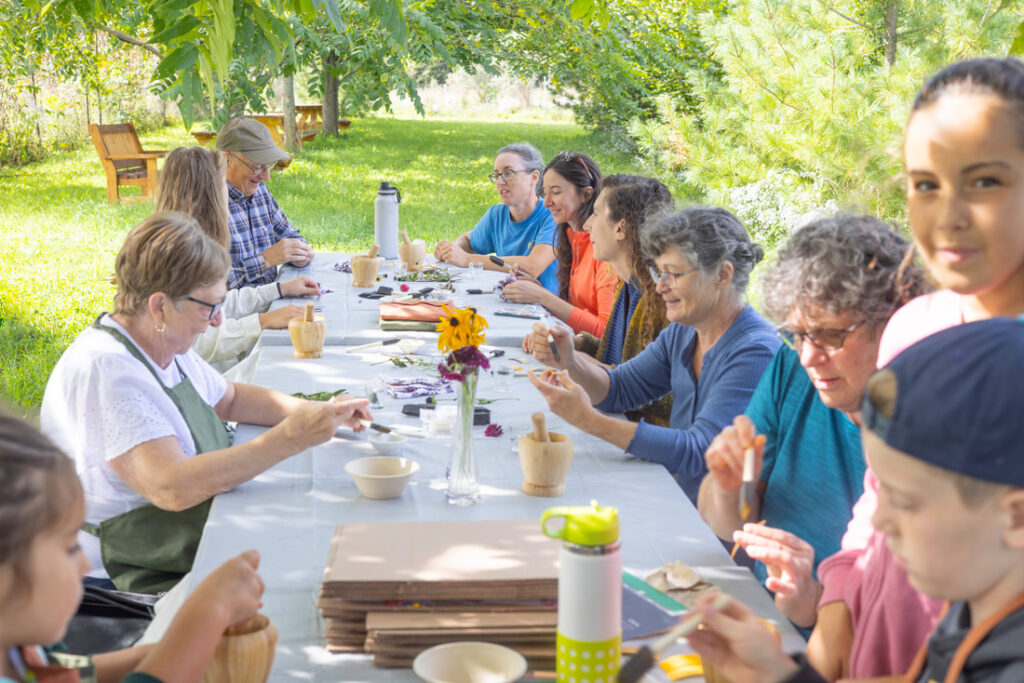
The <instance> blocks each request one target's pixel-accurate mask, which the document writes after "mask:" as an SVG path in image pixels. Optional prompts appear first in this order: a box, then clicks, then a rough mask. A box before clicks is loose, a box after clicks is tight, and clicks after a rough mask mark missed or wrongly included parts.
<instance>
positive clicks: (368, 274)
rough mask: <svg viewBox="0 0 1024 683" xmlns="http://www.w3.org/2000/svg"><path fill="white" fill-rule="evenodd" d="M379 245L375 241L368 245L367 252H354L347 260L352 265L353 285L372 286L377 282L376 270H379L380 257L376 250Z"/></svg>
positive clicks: (378, 248)
mask: <svg viewBox="0 0 1024 683" xmlns="http://www.w3.org/2000/svg"><path fill="white" fill-rule="evenodd" d="M379 250H380V245H378V244H377V243H376V242H374V243H373V246H371V247H370V251H369V253H366V254H356V255H355V256H353V257H352V259H351V260H350V261H349V265H350V266H352V286H353V287H373V286H374V285H375V284H376V283H377V272H378V271H379V270H380V259H379V258H377V252H378V251H379Z"/></svg>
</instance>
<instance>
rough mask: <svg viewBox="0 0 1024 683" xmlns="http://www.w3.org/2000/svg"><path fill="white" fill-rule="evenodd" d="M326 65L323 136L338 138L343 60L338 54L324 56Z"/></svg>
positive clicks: (332, 53) (329, 53) (330, 53)
mask: <svg viewBox="0 0 1024 683" xmlns="http://www.w3.org/2000/svg"><path fill="white" fill-rule="evenodd" d="M322 61H323V64H324V103H323V105H324V106H323V113H322V114H321V117H322V118H323V131H322V132H323V134H324V135H326V136H327V137H331V138H336V137H338V67H339V66H340V62H341V59H340V58H339V57H338V54H337V53H336V52H327V53H325V54H324V55H322Z"/></svg>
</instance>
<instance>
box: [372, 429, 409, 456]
mask: <svg viewBox="0 0 1024 683" xmlns="http://www.w3.org/2000/svg"><path fill="white" fill-rule="evenodd" d="M369 441H370V445H371V446H373V450H375V451H377V452H378V453H380V454H381V455H398V454H400V453H401V452H402V447H403V446H404V445H405V442H406V441H407V439H406V437H405V436H403V435H402V434H396V433H395V432H391V433H389V434H382V433H380V432H374V433H372V434H370V437H369Z"/></svg>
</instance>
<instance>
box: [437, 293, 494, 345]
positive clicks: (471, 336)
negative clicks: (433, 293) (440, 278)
mask: <svg viewBox="0 0 1024 683" xmlns="http://www.w3.org/2000/svg"><path fill="white" fill-rule="evenodd" d="M442 308H443V309H444V312H445V313H447V314H448V315H447V316H444V315H442V316H441V322H439V323H438V324H437V331H438V332H440V335H439V336H438V338H437V348H439V349H441V351H443V352H445V353H451V352H452V351H454V350H455V349H461V348H462V347H463V346H480V345H481V344H483V343H484V333H483V331H484V328H486V327H487V320H485V319H484V317H483V316H482V315H478V314H477V312H476V310H474V309H472V308H455V309H449V308H448V305H447V304H445V305H444V306H443V307H442Z"/></svg>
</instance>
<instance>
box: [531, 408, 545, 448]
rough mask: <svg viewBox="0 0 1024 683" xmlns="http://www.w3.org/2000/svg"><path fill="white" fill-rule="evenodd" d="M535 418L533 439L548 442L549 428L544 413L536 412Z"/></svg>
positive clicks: (533, 417)
mask: <svg viewBox="0 0 1024 683" xmlns="http://www.w3.org/2000/svg"><path fill="white" fill-rule="evenodd" d="M532 419H533V439H534V440H535V441H541V442H546V441H548V430H547V428H546V427H545V426H544V413H534V414H533V416H532Z"/></svg>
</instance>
